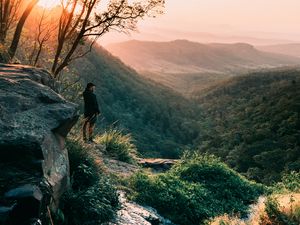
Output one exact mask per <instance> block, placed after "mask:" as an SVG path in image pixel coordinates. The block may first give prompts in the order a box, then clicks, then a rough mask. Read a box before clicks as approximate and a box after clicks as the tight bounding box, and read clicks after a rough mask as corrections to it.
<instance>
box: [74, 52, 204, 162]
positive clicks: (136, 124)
mask: <svg viewBox="0 0 300 225" xmlns="http://www.w3.org/2000/svg"><path fill="white" fill-rule="evenodd" d="M74 67H75V68H76V70H77V73H79V74H80V78H81V82H82V85H83V86H84V85H86V83H88V82H93V83H95V84H96V95H97V97H98V101H99V104H100V107H101V111H102V116H101V117H100V119H99V125H112V124H113V126H117V127H120V128H121V129H123V131H124V132H125V133H126V132H130V133H131V134H132V136H133V138H134V139H135V140H136V144H137V146H138V149H139V150H140V151H141V152H142V153H143V154H146V155H147V156H155V157H168V158H170V157H171V158H172V157H177V156H178V154H179V153H180V151H181V149H183V148H185V147H187V146H191V145H192V144H193V140H194V139H195V138H196V137H198V136H199V135H200V133H199V132H200V131H201V130H203V129H201V126H202V122H203V121H204V118H203V117H202V112H201V110H200V109H199V107H198V106H197V105H196V104H195V103H193V102H192V101H190V100H187V99H185V98H184V97H182V96H180V95H179V94H177V93H175V92H173V91H172V90H171V89H168V88H166V87H164V86H162V85H160V84H158V83H155V82H152V81H149V80H147V79H145V78H144V77H142V76H140V75H139V74H137V73H136V72H135V71H134V70H133V69H131V68H130V67H128V66H126V65H124V64H123V63H122V62H121V61H120V60H119V59H117V58H115V57H113V56H112V55H111V54H110V53H108V52H107V51H106V50H104V49H103V48H101V47H96V48H95V49H94V50H93V52H92V53H91V54H89V55H88V56H86V57H85V58H84V59H81V60H80V61H78V62H77V63H75V65H74ZM79 101H80V103H81V104H82V102H83V101H82V99H79Z"/></svg>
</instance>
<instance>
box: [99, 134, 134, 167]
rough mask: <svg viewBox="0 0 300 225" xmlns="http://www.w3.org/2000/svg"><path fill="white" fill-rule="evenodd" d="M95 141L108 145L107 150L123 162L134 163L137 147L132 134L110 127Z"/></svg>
mask: <svg viewBox="0 0 300 225" xmlns="http://www.w3.org/2000/svg"><path fill="white" fill-rule="evenodd" d="M95 141H96V142H97V143H99V144H103V145H105V147H106V152H107V153H108V154H109V155H111V156H112V157H115V158H116V159H118V160H121V161H123V162H129V163H132V162H134V161H135V157H136V153H137V150H136V147H135V145H134V144H133V140H132V138H131V136H130V134H126V135H124V134H122V132H121V131H119V130H116V129H109V130H108V131H106V132H105V133H104V134H102V135H101V136H98V137H96V139H95Z"/></svg>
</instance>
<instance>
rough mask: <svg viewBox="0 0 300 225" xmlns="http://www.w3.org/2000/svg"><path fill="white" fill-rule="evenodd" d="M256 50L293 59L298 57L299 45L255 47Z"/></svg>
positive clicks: (299, 53) (299, 55)
mask: <svg viewBox="0 0 300 225" xmlns="http://www.w3.org/2000/svg"><path fill="white" fill-rule="evenodd" d="M257 49H259V50H261V51H266V52H273V53H278V54H284V55H289V56H293V57H300V43H290V44H280V45H266V46H257ZM299 61H300V59H299Z"/></svg>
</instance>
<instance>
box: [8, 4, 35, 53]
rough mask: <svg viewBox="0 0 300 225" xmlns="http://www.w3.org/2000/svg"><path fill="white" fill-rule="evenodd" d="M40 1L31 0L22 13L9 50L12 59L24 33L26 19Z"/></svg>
mask: <svg viewBox="0 0 300 225" xmlns="http://www.w3.org/2000/svg"><path fill="white" fill-rule="evenodd" d="M38 1H39V0H31V2H30V3H29V4H28V5H27V7H26V9H25V11H24V12H23V14H22V16H21V18H20V20H19V22H18V24H17V27H16V30H15V33H14V37H13V40H12V42H11V45H10V48H9V51H8V53H9V56H10V58H11V59H13V58H14V56H15V54H16V51H17V48H18V44H19V41H20V37H21V33H22V30H23V27H24V24H25V22H26V19H27V17H28V16H29V14H30V13H31V11H32V9H33V7H34V6H35V5H36V4H37V3H38Z"/></svg>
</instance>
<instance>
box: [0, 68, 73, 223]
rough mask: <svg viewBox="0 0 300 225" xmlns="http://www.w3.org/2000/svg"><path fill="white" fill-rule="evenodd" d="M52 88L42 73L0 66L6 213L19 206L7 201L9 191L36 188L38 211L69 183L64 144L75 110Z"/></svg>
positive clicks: (0, 169) (0, 174)
mask: <svg viewBox="0 0 300 225" xmlns="http://www.w3.org/2000/svg"><path fill="white" fill-rule="evenodd" d="M56 90H57V86H56V83H55V81H54V80H53V79H52V78H51V75H50V74H49V73H48V72H47V71H45V70H42V69H37V68H33V67H28V66H21V65H6V64H0V208H1V203H2V209H3V210H2V211H5V210H4V209H6V210H7V209H10V208H11V207H12V205H9V204H10V203H11V202H13V203H14V204H18V199H14V201H11V198H12V197H11V193H15V192H13V191H12V190H13V189H14V190H17V193H28V187H29V186H28V185H31V187H34V190H36V188H38V189H40V190H41V193H42V195H43V197H42V198H41V199H43V200H41V199H40V200H41V207H43V206H42V205H43V203H44V204H45V201H47V202H48V203H46V204H49V202H50V201H51V202H52V203H53V204H52V205H51V207H54V208H55V207H56V206H57V204H58V202H59V198H60V196H61V195H62V193H63V192H64V191H65V190H66V189H67V187H68V185H69V161H68V154H67V150H66V149H65V148H64V140H65V137H66V135H67V134H68V132H69V130H70V129H71V128H72V126H73V125H74V124H75V123H76V121H77V119H78V112H77V109H76V108H77V106H76V105H75V104H73V103H70V102H68V101H66V100H65V99H64V98H63V97H62V96H60V95H59V94H58V93H57V92H56ZM24 185H25V186H24ZM24 188H25V190H22V189H24ZM5 193H6V194H5ZM9 193H10V194H9ZM33 193H34V192H33ZM1 196H2V197H1ZM5 196H6V197H5ZM7 196H10V198H8V197H7ZM46 196H47V197H46ZM32 198H34V194H33V196H32ZM0 224H1V222H0Z"/></svg>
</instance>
